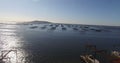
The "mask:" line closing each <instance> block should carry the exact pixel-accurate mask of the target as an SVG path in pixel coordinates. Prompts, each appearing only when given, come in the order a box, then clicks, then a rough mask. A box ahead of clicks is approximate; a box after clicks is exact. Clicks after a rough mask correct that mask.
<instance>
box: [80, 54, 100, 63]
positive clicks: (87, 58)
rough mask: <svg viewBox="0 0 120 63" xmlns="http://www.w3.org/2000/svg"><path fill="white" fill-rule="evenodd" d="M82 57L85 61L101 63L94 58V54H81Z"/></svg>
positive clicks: (87, 62) (86, 62)
mask: <svg viewBox="0 0 120 63" xmlns="http://www.w3.org/2000/svg"><path fill="white" fill-rule="evenodd" d="M80 58H81V59H82V60H83V61H84V62H85V63H100V62H99V61H98V60H97V59H96V58H94V57H93V56H92V55H81V56H80Z"/></svg>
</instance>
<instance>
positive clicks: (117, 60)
mask: <svg viewBox="0 0 120 63" xmlns="http://www.w3.org/2000/svg"><path fill="white" fill-rule="evenodd" d="M111 63H120V52H118V51H112V53H111Z"/></svg>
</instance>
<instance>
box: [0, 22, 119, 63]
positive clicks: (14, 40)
mask: <svg viewBox="0 0 120 63" xmlns="http://www.w3.org/2000/svg"><path fill="white" fill-rule="evenodd" d="M30 26H32V25H5V24H0V51H1V53H0V54H2V53H4V54H5V53H7V52H9V51H10V50H11V51H10V52H9V54H8V55H7V56H6V58H9V59H5V60H4V61H5V62H6V63H80V57H79V56H80V55H81V54H83V53H84V51H85V48H84V46H85V44H88V43H89V44H94V45H97V48H98V49H107V50H109V51H110V50H119V48H114V47H113V45H120V33H119V31H120V30H117V31H113V32H103V33H102V32H77V31H70V30H64V31H59V30H58V31H57V30H56V31H53V30H42V29H40V28H36V29H30V28H29V27H30Z"/></svg>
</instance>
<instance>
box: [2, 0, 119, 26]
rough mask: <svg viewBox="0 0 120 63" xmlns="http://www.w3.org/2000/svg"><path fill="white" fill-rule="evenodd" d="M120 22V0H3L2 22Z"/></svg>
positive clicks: (111, 23) (109, 23)
mask: <svg viewBox="0 0 120 63" xmlns="http://www.w3.org/2000/svg"><path fill="white" fill-rule="evenodd" d="M32 20H44V21H51V22H60V23H81V24H103V25H105V24H106V25H120V0H0V22H7V21H17V22H21V21H32Z"/></svg>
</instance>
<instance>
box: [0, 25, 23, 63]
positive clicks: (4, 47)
mask: <svg viewBox="0 0 120 63" xmlns="http://www.w3.org/2000/svg"><path fill="white" fill-rule="evenodd" d="M16 27H17V26H16V25H3V26H1V27H0V28H1V29H0V54H1V57H0V59H1V60H0V61H1V62H2V61H3V62H5V63H24V61H25V60H24V59H23V57H24V55H25V52H24V51H23V50H21V49H20V47H22V45H21V44H20V43H19V42H21V39H20V37H19V38H18V37H17V35H16V33H15V32H16V31H17V30H16V29H15V28H16Z"/></svg>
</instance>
